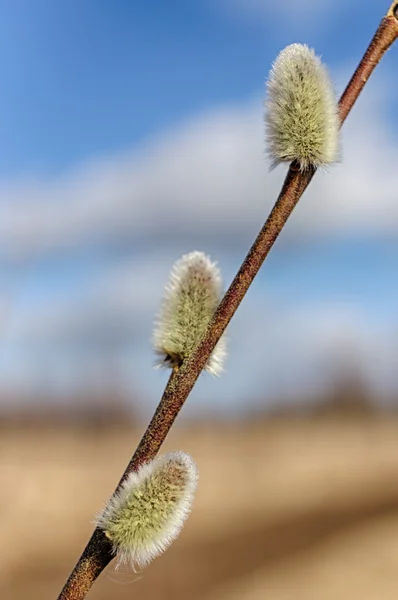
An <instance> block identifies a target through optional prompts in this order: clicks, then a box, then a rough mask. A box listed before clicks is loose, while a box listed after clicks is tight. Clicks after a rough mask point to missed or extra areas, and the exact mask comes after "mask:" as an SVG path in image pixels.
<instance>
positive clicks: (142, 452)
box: [58, 0, 398, 600]
mask: <svg viewBox="0 0 398 600" xmlns="http://www.w3.org/2000/svg"><path fill="white" fill-rule="evenodd" d="M397 37H398V0H395V1H394V2H393V3H392V5H391V7H390V9H389V11H388V13H387V15H386V16H385V17H384V18H383V19H382V21H381V23H380V25H379V27H378V29H377V31H376V33H375V35H374V37H373V39H372V41H371V42H370V44H369V47H368V49H367V50H366V52H365V54H364V56H363V58H362V60H361V62H360V63H359V65H358V67H357V69H356V71H355V73H354V75H353V76H352V78H351V80H350V82H349V83H348V85H347V87H346V89H345V91H344V93H343V94H342V96H341V98H340V101H339V111H340V121H341V124H343V122H344V121H345V119H346V117H347V115H348V113H349V112H350V110H351V108H352V106H353V105H354V103H355V101H356V99H357V98H358V96H359V94H360V93H361V91H362V89H363V87H364V86H365V84H366V82H367V80H368V79H369V77H370V75H371V74H372V72H373V70H374V68H375V67H376V65H377V64H378V63H379V61H380V60H381V58H382V57H383V55H384V54H385V52H386V51H387V50H388V48H389V47H390V46H391V45H392V43H393V42H394V41H395V40H396V38H397ZM314 174H315V170H314V169H310V170H309V171H307V172H304V173H302V172H300V171H299V169H298V166H297V164H295V163H292V164H291V165H290V167H289V170H288V173H287V176H286V179H285V182H284V184H283V187H282V190H281V193H280V195H279V197H278V199H277V201H276V203H275V205H274V207H273V209H272V211H271V213H270V215H269V217H268V219H267V221H266V222H265V224H264V226H263V227H262V229H261V231H260V233H259V234H258V236H257V238H256V240H255V242H254V244H253V246H252V247H251V249H250V251H249V253H248V255H247V256H246V258H245V260H244V262H243V264H242V266H241V267H240V269H239V271H238V273H237V275H236V276H235V278H234V280H233V281H232V283H231V285H230V287H229V289H228V291H227V292H226V294H225V296H224V298H223V299H222V301H221V303H220V305H219V307H218V309H217V311H216V313H215V315H214V318H213V320H212V322H211V324H210V326H209V328H208V330H207V332H206V334H205V336H204V338H203V339H202V341H201V342H200V344H199V345H198V346H197V348H196V350H195V351H194V352H193V354H192V356H191V357H190V358H189V359H188V360H187V361H186V362H185V363H184V364H183V365H182V366H181V368H180V369H179V370H175V371H173V372H172V374H171V377H170V379H169V381H168V383H167V386H166V388H165V391H164V393H163V396H162V399H161V401H160V403H159V405H158V408H157V410H156V412H155V414H154V416H153V418H152V420H151V422H150V424H149V425H148V427H147V429H146V431H145V433H144V435H143V437H142V439H141V441H140V443H139V445H138V447H137V449H136V451H135V453H134V455H133V457H132V459H131V460H130V462H129V464H128V466H127V468H126V470H125V472H124V474H123V476H122V478H121V480H120V482H119V485H120V483H121V482H122V481H123V480H124V479H125V477H126V476H127V475H128V474H129V473H130V472H131V471H133V470H135V469H137V468H138V466H139V465H140V464H141V463H143V462H145V461H147V460H151V459H152V458H154V457H155V455H156V454H157V452H158V450H159V448H160V446H161V445H162V443H163V441H164V440H165V438H166V436H167V434H168V432H169V430H170V428H171V426H172V424H173V423H174V421H175V419H176V417H177V415H178V413H179V411H180V409H181V407H182V406H183V404H184V402H185V400H186V399H187V397H188V395H189V393H190V391H191V390H192V388H193V386H194V385H195V382H196V380H197V379H198V377H199V375H200V373H201V371H202V369H203V367H204V366H205V364H206V363H207V361H208V358H209V356H210V354H211V352H212V351H213V349H214V347H215V345H216V344H217V342H218V340H219V339H220V337H221V335H222V334H223V332H224V330H225V328H226V327H227V325H228V323H229V322H230V321H231V319H232V317H233V315H234V314H235V311H236V310H237V308H238V306H239V304H240V303H241V301H242V299H243V298H244V296H245V294H246V292H247V290H248V289H249V287H250V285H251V283H252V282H253V279H254V277H255V276H256V274H257V273H258V271H259V269H260V267H261V265H262V264H263V262H264V260H265V258H266V257H267V255H268V253H269V251H270V250H271V248H272V246H273V244H274V242H275V241H276V239H277V237H278V236H279V234H280V232H281V231H282V229H283V227H284V225H285V223H286V221H287V220H288V218H289V216H290V215H291V213H292V211H293V209H294V207H295V206H296V204H297V202H298V201H299V199H300V198H301V196H302V194H303V193H304V191H305V189H306V188H307V186H308V184H309V183H310V181H311V179H312V177H313V176H314ZM119 485H118V487H119ZM112 558H113V556H112V547H111V544H110V542H109V540H108V539H107V538H106V537H105V535H104V534H103V532H102V531H101V530H99V529H98V528H97V529H95V531H94V533H93V535H92V537H91V538H90V540H89V542H88V544H87V546H86V548H85V550H84V551H83V554H82V555H81V557H80V559H79V561H78V562H77V564H76V566H75V568H74V569H73V571H72V573H71V575H70V576H69V579H68V581H67V582H66V584H65V586H64V588H63V590H62V591H61V594H60V595H59V597H58V600H83V599H84V598H85V597H86V595H87V593H88V592H89V590H90V589H91V587H92V585H93V583H94V582H95V580H96V579H97V577H98V576H99V575H100V573H101V572H102V571H103V570H104V569H105V567H106V566H107V565H108V564H109V562H110V561H111V560H112Z"/></svg>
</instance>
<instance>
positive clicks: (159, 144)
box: [0, 84, 398, 260]
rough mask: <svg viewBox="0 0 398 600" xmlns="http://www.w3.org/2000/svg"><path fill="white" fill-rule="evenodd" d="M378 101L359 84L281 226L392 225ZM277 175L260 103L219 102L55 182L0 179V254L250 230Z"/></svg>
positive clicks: (391, 185) (397, 222) (395, 208)
mask: <svg viewBox="0 0 398 600" xmlns="http://www.w3.org/2000/svg"><path fill="white" fill-rule="evenodd" d="M379 85H380V84H379ZM373 89H374V88H373ZM382 100H383V94H380V93H379V91H371V90H365V92H364V101H362V99H361V103H360V107H359V109H358V110H356V109H355V108H354V111H353V117H352V118H351V117H349V119H350V121H351V122H348V123H347V125H346V126H345V127H344V131H343V140H344V145H343V153H344V160H343V164H342V165H338V166H336V167H333V168H332V169H331V173H330V174H324V173H318V174H317V175H316V177H315V179H314V181H313V182H312V184H311V186H310V187H309V189H308V190H307V192H306V193H305V197H304V198H303V201H302V202H301V204H300V205H299V207H298V209H297V210H296V211H295V214H294V215H293V217H292V218H291V223H290V224H289V231H290V233H294V234H296V235H299V234H303V233H304V234H305V235H308V234H311V233H316V232H317V231H320V232H321V233H330V234H333V233H339V232H340V231H341V230H342V229H343V230H350V231H352V230H366V231H371V232H377V233H383V232H388V231H391V230H393V231H396V229H397V226H398V218H397V217H398V203H397V202H396V189H397V187H398V172H397V170H396V169H395V165H396V164H397V159H398V145H397V140H396V139H395V138H394V137H393V136H392V134H391V131H390V128H389V126H388V123H386V122H385V119H384V117H383V103H382ZM283 177H284V168H283V167H280V168H278V169H276V170H275V171H273V172H271V173H268V165H267V163H266V160H265V156H264V144H263V123H262V106H261V102H260V100H258V101H256V102H251V103H248V104H246V105H243V106H237V107H225V108H221V109H218V110H215V111H213V112H211V113H208V114H204V115H201V116H199V117H196V118H194V119H192V120H191V121H190V122H188V123H185V124H183V125H181V126H180V127H179V128H176V129H175V130H172V131H169V132H166V133H164V134H163V135H158V136H156V137H155V138H153V139H152V140H151V141H150V142H148V143H146V144H145V145H143V146H142V147H140V148H138V149H136V150H135V151H134V152H131V153H128V154H127V155H125V156H119V157H113V158H110V159H103V160H93V161H92V162H91V163H87V164H85V165H81V166H80V167H79V168H78V169H76V170H75V171H73V172H71V173H69V175H67V176H64V177H62V178H59V179H56V180H53V181H41V182H40V181H37V182H35V183H29V182H25V183H18V182H15V183H12V182H11V183H8V184H5V183H3V184H1V182H0V255H3V257H4V256H5V257H8V258H9V259H10V258H12V259H14V260H15V259H18V258H19V259H25V258H30V257H32V256H34V255H36V254H39V255H41V254H43V253H52V252H53V251H54V249H56V248H63V249H64V250H65V249H68V248H72V249H76V248H78V247H79V245H81V244H85V243H88V242H90V241H96V242H99V243H103V244H106V243H110V244H112V242H114V241H115V240H117V239H120V238H121V237H122V238H123V236H124V237H125V238H126V239H127V238H128V239H130V240H134V239H137V240H141V241H142V240H143V239H144V240H145V239H146V240H147V241H150V240H151V239H152V238H153V237H154V236H157V237H158V236H159V237H160V238H162V239H175V238H176V237H181V236H186V237H187V236H190V235H192V234H199V235H206V236H207V238H208V237H209V236H212V237H213V239H222V238H228V236H229V237H235V236H236V235H237V234H241V235H242V234H243V235H246V234H247V233H248V232H250V234H251V235H252V232H254V231H255V230H256V228H257V227H258V225H259V224H260V223H261V221H262V220H263V218H264V216H265V215H266V213H267V212H268V211H269V209H270V208H271V206H272V204H273V202H274V201H275V199H276V197H277V194H278V192H279V189H280V185H281V183H282V181H283Z"/></svg>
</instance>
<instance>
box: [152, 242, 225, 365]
mask: <svg viewBox="0 0 398 600" xmlns="http://www.w3.org/2000/svg"><path fill="white" fill-rule="evenodd" d="M221 296H222V281H221V276H220V271H219V269H218V267H217V265H216V263H214V262H212V261H211V259H210V258H209V257H208V256H206V255H205V254H203V252H191V253H189V254H185V255H184V256H182V258H180V259H179V260H178V261H177V262H176V263H175V264H174V266H173V268H172V271H171V274H170V279H169V282H168V284H167V286H166V289H165V295H164V298H163V302H162V306H161V310H160V313H159V315H158V319H157V321H156V323H155V328H154V332H153V337H152V345H153V349H154V350H155V352H156V354H157V355H158V356H159V362H158V366H166V367H178V366H180V365H181V364H182V363H183V361H184V360H185V359H186V358H188V357H189V356H190V355H191V354H192V352H193V350H194V349H195V347H196V346H197V344H198V343H199V342H200V340H201V339H202V337H203V335H204V333H205V331H206V329H207V327H208V325H209V323H210V321H211V319H212V317H213V315H214V313H215V311H216V309H217V307H218V305H219V303H220V300H221ZM225 356H226V338H225V336H222V337H221V339H220V340H219V342H218V344H217V345H216V347H215V348H214V350H213V352H212V354H211V355H210V357H209V360H208V362H207V364H206V366H205V369H206V370H207V371H208V372H209V373H211V374H212V375H219V374H220V373H221V371H222V368H223V361H224V358H225Z"/></svg>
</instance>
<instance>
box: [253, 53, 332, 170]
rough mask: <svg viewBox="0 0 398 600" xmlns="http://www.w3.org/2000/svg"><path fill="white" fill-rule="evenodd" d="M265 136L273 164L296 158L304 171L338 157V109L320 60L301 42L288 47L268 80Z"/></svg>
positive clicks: (323, 164)
mask: <svg viewBox="0 0 398 600" xmlns="http://www.w3.org/2000/svg"><path fill="white" fill-rule="evenodd" d="M267 92H268V94H267V100H266V113H265V124H266V139H267V144H268V154H269V156H270V158H271V160H272V167H274V166H276V165H277V164H279V163H280V162H291V161H293V160H296V161H297V162H298V163H299V165H300V169H301V170H302V171H305V170H306V169H308V168H309V167H311V166H312V167H316V168H317V167H322V166H326V165H328V164H330V163H333V162H335V161H336V160H338V158H339V126H340V121H339V114H338V104H337V99H336V95H335V92H334V89H333V85H332V82H331V79H330V77H329V74H328V71H327V69H326V67H325V65H324V64H323V63H322V62H321V59H320V58H319V57H318V56H316V55H315V52H314V50H312V49H311V48H309V47H308V46H306V45H304V44H291V45H290V46H287V47H286V48H285V49H284V50H282V52H280V54H279V55H278V57H277V58H276V60H275V62H274V64H273V65H272V69H271V72H270V77H269V80H268V83H267Z"/></svg>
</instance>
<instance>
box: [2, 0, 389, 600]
mask: <svg viewBox="0 0 398 600" xmlns="http://www.w3.org/2000/svg"><path fill="white" fill-rule="evenodd" d="M387 5H388V0H387V1H384V0H383V1H382V0H377V1H376V2H373V3H370V4H369V5H367V6H366V10H363V3H362V2H359V0H353V1H352V2H350V3H346V2H343V0H334V1H333V2H332V1H331V0H325V1H323V2H318V1H315V0H302V2H300V3H294V2H289V3H288V2H286V1H285V0H280V1H279V2H274V1H272V0H190V1H189V2H186V1H184V2H183V1H180V0H175V1H174V2H173V3H165V2H162V1H160V0H149V1H148V2H146V3H138V2H137V3H135V2H128V1H125V0H115V1H113V2H109V1H108V2H107V1H105V0H104V1H103V0H97V1H96V2H94V0H86V1H85V2H77V0H70V1H69V2H68V3H62V2H57V1H55V2H54V0H36V1H35V2H31V1H30V0H0V57H1V58H0V79H1V82H2V92H1V94H0V139H1V142H2V143H1V145H0V476H1V487H2V497H1V499H0V506H1V507H2V511H1V512H0V521H1V529H2V534H3V543H2V550H1V552H0V556H1V560H0V591H1V592H2V598H7V599H12V600H20V599H22V598H26V597H29V598H31V599H32V600H38V599H39V598H40V599H41V600H42V599H47V598H48V599H50V598H56V597H57V595H58V593H59V590H60V588H61V587H62V585H63V583H64V581H65V578H66V576H67V574H68V572H69V571H70V569H71V567H72V565H73V564H74V562H75V560H76V559H77V557H78V556H79V555H80V552H81V550H82V549H83V547H84V545H85V543H86V541H87V539H88V536H89V535H90V533H91V531H92V523H91V522H92V520H93V518H94V515H95V513H96V512H97V511H98V510H99V509H100V508H101V507H102V505H103V503H104V502H105V501H106V499H107V497H108V496H109V494H110V493H111V492H112V490H113V488H114V486H115V484H116V482H117V481H118V479H119V476H120V474H121V473H122V471H123V469H124V466H125V464H126V462H127V460H128V458H129V456H130V454H131V453H132V451H133V450H134V448H135V445H136V444H137V442H138V441H139V438H140V436H141V434H142V432H143V430H144V428H145V425H146V423H147V421H148V419H149V418H150V416H151V414H152V413H153V411H154V409H155V407H156V405H157V403H158V401H159V398H160V396H161V393H162V390H163V388H164V385H165V383H166V381H167V374H166V373H164V372H161V371H156V370H155V371H154V370H153V364H154V357H153V354H152V351H151V345H150V338H151V333H152V327H153V321H154V319H155V316H156V313H157V310H158V308H159V305H160V301H161V297H162V294H163V289H164V285H165V283H166V281H167V279H168V275H169V272H170V269H171V267H172V265H173V263H174V262H175V260H177V259H178V258H179V257H180V256H181V255H182V254H184V253H187V252H190V251H192V250H202V251H204V252H206V253H208V254H209V255H210V256H211V258H212V259H213V260H216V261H217V262H218V264H219V266H220V269H221V271H222V273H223V276H224V280H225V285H226V286H227V285H228V284H229V283H230V281H231V279H232V277H233V276H234V274H235V272H236V270H237V268H238V267H239V265H240V263H241V261H242V259H243V257H244V255H245V254H246V252H247V250H248V249H249V247H250V245H251V243H252V241H253V239H254V237H255V235H256V234H257V232H258V230H259V228H260V226H261V225H262V223H263V221H264V220H265V218H266V216H267V214H268V212H269V210H270V208H271V207H272V205H273V203H274V201H275V199H276V197H277V194H278V192H279V190H280V186H281V184H282V182H283V179H284V175H285V172H286V168H285V167H278V168H277V169H275V170H273V171H272V172H269V162H268V159H267V157H266V154H265V145H264V127H263V101H264V85H265V80H266V78H267V75H268V71H269V69H270V66H271V64H272V61H273V60H274V58H275V57H276V55H277V54H278V52H279V51H280V50H281V49H282V48H283V47H285V46H286V45H287V44H290V43H293V42H301V43H307V44H309V45H310V46H312V47H314V48H315V50H316V51H317V53H318V54H320V55H322V58H323V60H324V61H325V62H326V63H327V64H328V65H329V68H330V72H331V75H332V78H333V80H334V82H335V85H336V91H337V93H338V94H340V93H341V92H342V90H343V89H344V87H345V84H346V83H347V81H348V79H349V77H350V76H351V74H352V72H353V70H354V68H355V67H356V65H357V63H358V61H359V59H360V58H361V56H362V54H363V52H364V50H365V48H366V46H367V44H368V42H369V41H370V38H371V36H372V35H373V33H374V30H375V29H376V26H377V24H378V22H379V21H380V18H381V17H382V15H383V14H384V13H385V12H386V10H387ZM397 68H398V47H394V48H393V49H392V50H391V51H390V52H389V53H388V54H387V55H386V57H385V58H384V59H383V61H382V63H381V64H380V66H379V67H378V68H377V70H376V72H375V74H374V75H373V76H372V78H371V80H370V81H369V83H368V85H367V86H366V88H365V91H364V93H363V95H362V96H361V97H360V99H359V101H358V102H357V104H356V106H355V108H354V110H353V112H352V115H350V117H349V118H348V120H347V123H346V124H345V125H344V129H343V132H342V161H341V163H340V164H338V165H336V166H333V167H331V168H330V169H329V170H328V172H322V173H321V172H320V173H318V174H317V175H316V177H315V179H314V181H313V182H312V184H311V186H310V187H309V189H308V190H307V192H306V193H305V195H304V197H303V199H302V201H301V202H300V204H299V206H298V207H297V209H296V211H295V213H294V214H293V215H292V217H291V219H290V221H289V223H288V226H287V227H286V229H285V230H284V232H283V234H282V235H281V237H280V239H279V240H278V241H277V243H276V244H275V247H274V249H273V250H272V252H271V254H270V256H269V258H268V260H267V261H266V264H265V265H264V267H263V269H262V271H261V272H260V274H259V276H258V277H257V278H256V281H255V283H254V284H253V286H252V287H251V289H250V291H249V293H248V294H247V297H246V298H245V300H244V302H243V303H242V306H241V308H240V309H239V311H238V312H237V314H236V316H235V318H234V320H233V322H232V323H231V325H230V327H229V330H228V337H229V340H230V341H229V357H228V361H227V364H226V370H225V373H224V375H223V376H222V377H221V378H220V379H212V378H210V377H209V376H206V375H203V376H201V378H200V380H199V381H198V383H197V385H196V387H195V389H194V391H193V392H192V394H191V396H190V398H189V400H188V402H187V404H186V406H185V407H184V409H183V410H182V413H181V415H180V417H179V419H178V422H177V424H176V426H175V428H174V429H173V431H172V432H171V434H170V436H169V438H168V440H167V442H166V444H165V448H166V449H169V450H171V449H174V450H175V449H183V450H185V451H187V452H189V453H191V454H192V455H193V457H194V458H195V460H196V461H197V463H198V466H199V470H200V473H201V480H200V486H199V492H198V496H197V500H196V503H195V508H194V511H193V513H192V515H191V517H190V519H189V521H188V523H187V526H186V527H185V529H184V531H183V533H182V535H181V537H180V538H179V540H178V542H176V543H175V544H174V545H173V547H172V548H171V549H170V550H169V551H168V552H167V553H166V554H165V555H164V556H163V557H162V558H159V559H158V560H157V561H155V563H154V564H153V565H152V566H150V567H149V568H148V569H146V570H145V571H144V572H143V573H136V574H134V573H129V572H127V571H121V572H117V573H115V572H114V570H113V569H112V566H111V568H110V569H108V571H107V572H106V573H105V574H104V575H103V576H102V577H101V579H100V580H99V581H98V582H97V584H96V586H95V588H94V589H93V590H92V592H91V594H90V598H91V597H92V598H93V600H94V599H95V598H97V599H98V600H105V599H106V598H110V597H112V598H115V599H116V598H121V599H122V598H130V597H132V596H133V595H134V594H136V595H137V596H139V597H140V598H148V599H150V598H155V597H156V598H165V599H168V598H173V599H179V598H181V599H182V598H184V599H192V600H196V599H199V598H200V599H206V600H215V599H217V600H224V599H232V600H234V599H235V598H236V599H238V598H239V599H243V600H255V599H256V600H257V599H260V598H264V597H272V598H273V599H274V600H293V599H294V600H301V599H303V600H304V599H306V600H312V599H314V600H329V599H330V600H332V599H333V600H335V599H336V598H339V599H341V600H353V599H356V598H358V599H359V598H360V599H361V600H390V599H396V597H397V593H398V411H397V408H398V369H397V356H398V340H397V338H398V277H397V262H398V172H397V167H396V165H397V164H398V121H397V119H396V106H397V101H398V84H397V77H396V73H397Z"/></svg>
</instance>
